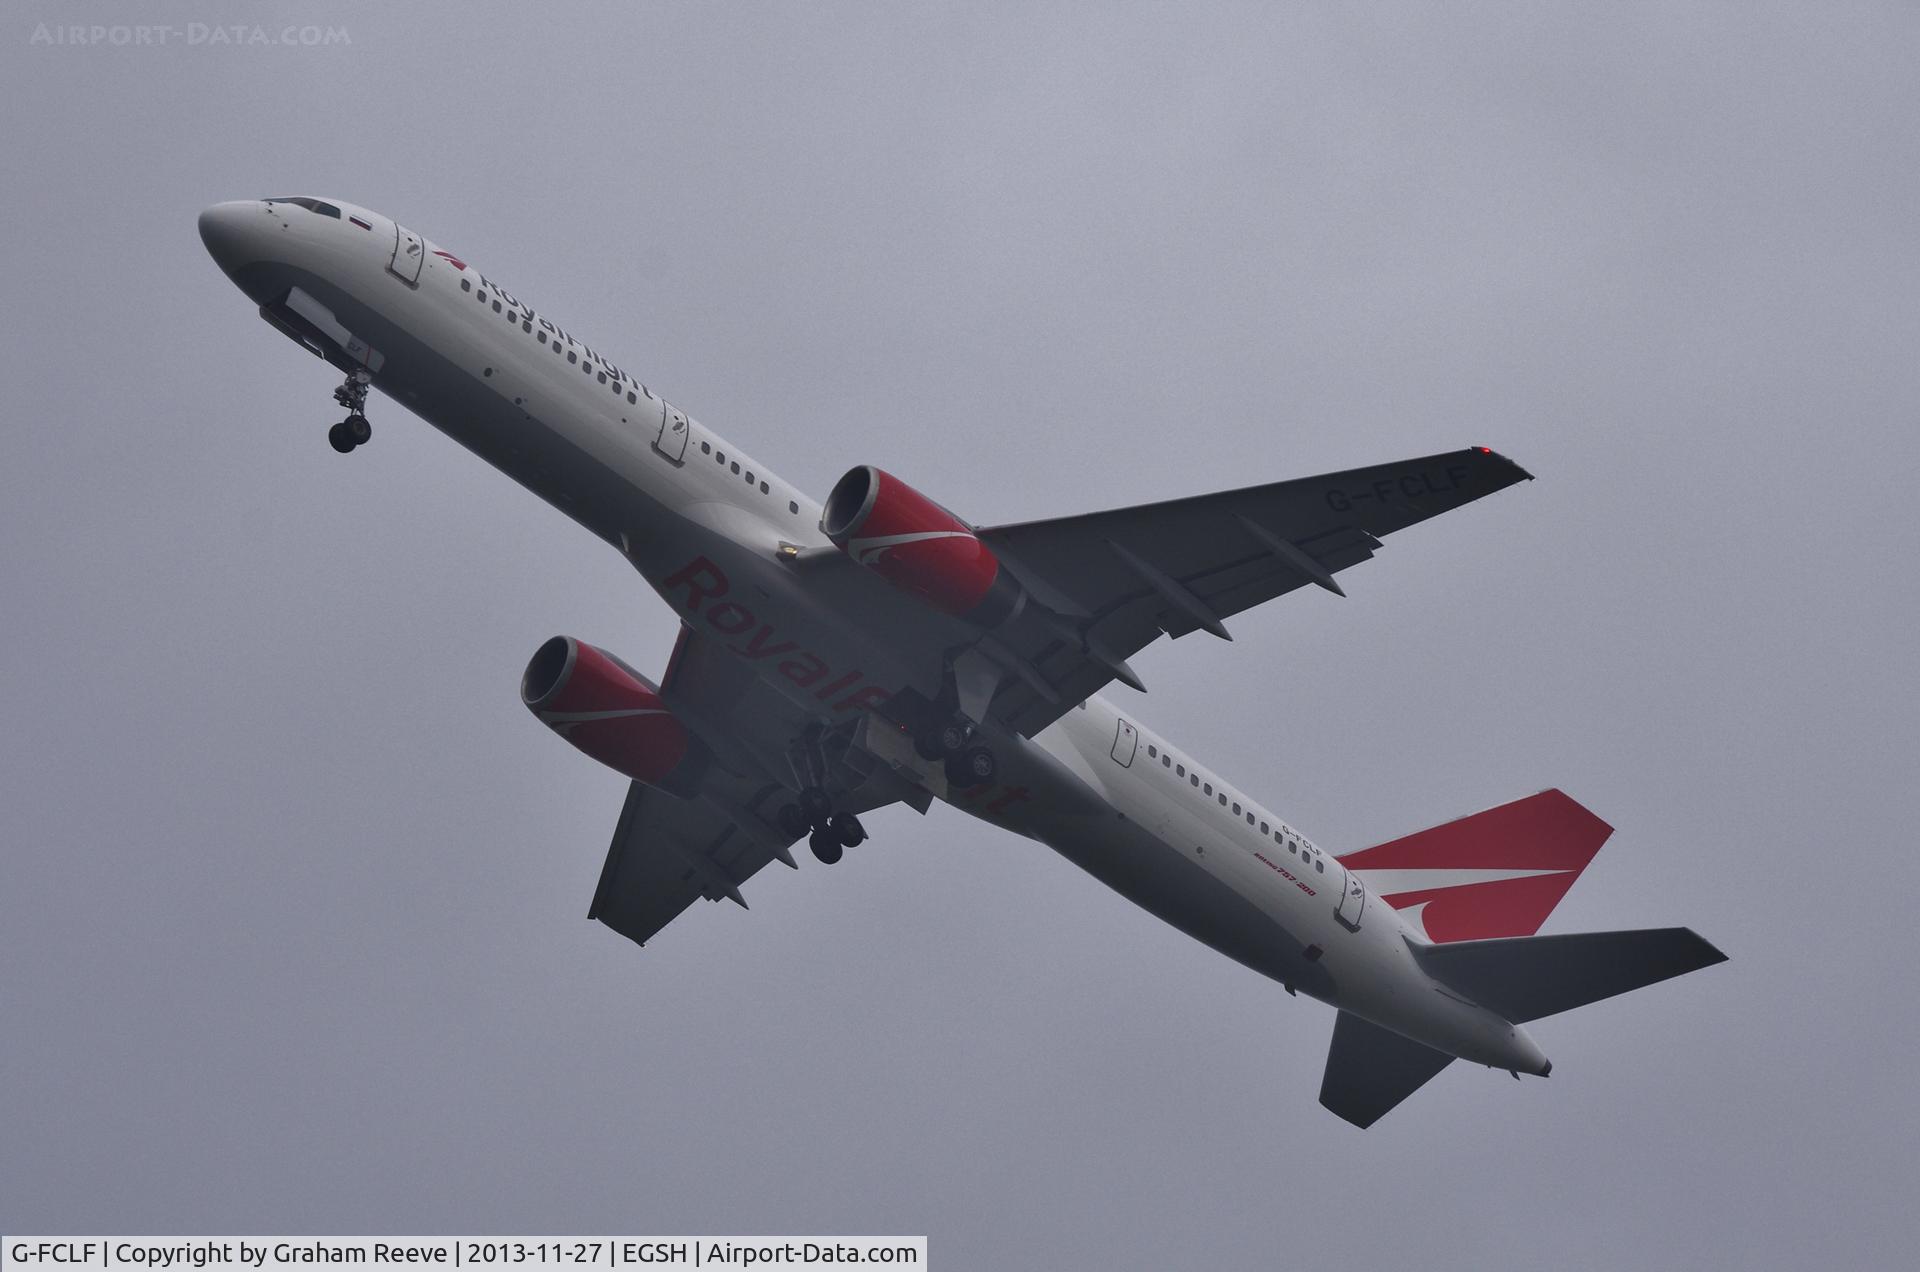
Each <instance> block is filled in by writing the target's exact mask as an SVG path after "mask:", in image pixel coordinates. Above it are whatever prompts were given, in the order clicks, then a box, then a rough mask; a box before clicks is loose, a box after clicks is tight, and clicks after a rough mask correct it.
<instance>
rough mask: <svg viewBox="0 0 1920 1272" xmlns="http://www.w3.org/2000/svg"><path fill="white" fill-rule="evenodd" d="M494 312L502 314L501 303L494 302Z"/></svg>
mask: <svg viewBox="0 0 1920 1272" xmlns="http://www.w3.org/2000/svg"><path fill="white" fill-rule="evenodd" d="M493 312H494V313H496V314H497V313H499V312H500V302H499V301H497V300H496V301H494V302H493Z"/></svg>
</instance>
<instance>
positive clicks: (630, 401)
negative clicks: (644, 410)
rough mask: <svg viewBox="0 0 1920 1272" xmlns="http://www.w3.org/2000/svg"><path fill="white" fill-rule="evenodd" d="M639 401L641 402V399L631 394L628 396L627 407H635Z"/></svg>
mask: <svg viewBox="0 0 1920 1272" xmlns="http://www.w3.org/2000/svg"><path fill="white" fill-rule="evenodd" d="M639 400H640V399H639V398H637V397H635V396H634V395H633V394H631V393H629V394H627V405H628V406H632V405H633V404H634V403H636V402H638V401H639Z"/></svg>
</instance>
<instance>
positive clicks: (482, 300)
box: [474, 292, 487, 305]
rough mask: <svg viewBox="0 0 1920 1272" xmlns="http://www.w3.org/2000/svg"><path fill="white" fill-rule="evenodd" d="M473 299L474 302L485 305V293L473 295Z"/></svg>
mask: <svg viewBox="0 0 1920 1272" xmlns="http://www.w3.org/2000/svg"><path fill="white" fill-rule="evenodd" d="M474 299H475V300H477V301H479V302H480V303H481V304H483V305H484V304H486V303H487V293H485V292H478V293H476V294H475V295H474Z"/></svg>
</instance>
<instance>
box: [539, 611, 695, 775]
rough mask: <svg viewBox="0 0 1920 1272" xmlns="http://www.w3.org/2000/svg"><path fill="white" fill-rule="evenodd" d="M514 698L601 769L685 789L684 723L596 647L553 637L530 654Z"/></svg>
mask: <svg viewBox="0 0 1920 1272" xmlns="http://www.w3.org/2000/svg"><path fill="white" fill-rule="evenodd" d="M520 701H522V702H524V703H526V704H527V709H528V710H529V711H531V712H533V714H534V715H536V716H538V717H539V718H540V722H541V723H542V724H545V725H547V726H548V727H549V728H551V729H552V730H553V731H554V732H555V733H558V734H559V735H560V736H561V737H563V738H565V739H566V740H567V741H569V742H571V743H573V744H574V745H575V746H576V747H579V748H580V749H581V750H582V751H585V752H586V753H587V754H588V755H591V756H592V757H593V758H594V759H596V760H598V761H600V762H601V763H602V764H604V765H606V766H607V767H608V768H610V769H613V770H615V771H616V772H620V773H625V774H626V775H627V776H628V777H630V778H632V779H633V780H634V781H636V782H645V783H646V784H647V785H649V786H658V787H662V788H663V789H666V790H673V789H674V788H675V787H680V786H685V785H686V784H687V781H688V779H689V778H690V777H691V776H693V775H692V773H691V772H690V770H691V769H693V768H694V766H693V765H691V764H689V763H688V762H687V760H688V757H689V756H690V755H691V753H692V752H693V750H694V742H693V739H692V738H691V737H690V736H689V735H688V733H687V730H686V728H685V726H683V725H682V724H681V723H680V721H679V720H678V719H677V718H676V717H675V716H674V714H673V712H672V711H670V710H668V708H667V704H666V703H665V702H663V701H661V699H660V693H659V690H657V689H655V688H654V686H653V685H652V683H650V682H649V681H648V680H647V678H646V677H644V676H642V675H641V674H640V673H639V672H637V671H635V670H634V669H633V668H631V667H629V666H627V665H626V664H625V663H623V662H621V661H620V660H619V659H618V658H615V657H614V656H613V655H612V654H609V653H608V652H607V651H606V650H604V649H596V648H595V647H594V646H592V645H589V644H587V643H586V642H585V641H579V640H575V639H574V638H573V637H571V636H555V637H554V638H553V639H552V640H550V641H548V642H547V643H546V644H544V645H542V646H540V648H539V649H537V650H535V651H534V655H533V657H532V658H531V659H529V660H528V662H527V672H526V674H525V675H524V676H522V677H521V678H520Z"/></svg>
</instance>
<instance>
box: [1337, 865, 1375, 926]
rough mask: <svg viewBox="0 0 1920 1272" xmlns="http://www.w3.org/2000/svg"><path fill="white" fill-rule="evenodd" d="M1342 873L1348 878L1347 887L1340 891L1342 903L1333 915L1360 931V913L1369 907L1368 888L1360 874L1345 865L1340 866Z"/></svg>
mask: <svg viewBox="0 0 1920 1272" xmlns="http://www.w3.org/2000/svg"><path fill="white" fill-rule="evenodd" d="M1340 873H1341V874H1342V875H1343V876H1345V878H1346V887H1345V888H1344V889H1343V890H1342V891H1341V893H1340V904H1339V905H1337V906H1335V907H1334V910H1333V917H1334V918H1336V919H1338V920H1340V922H1341V923H1343V924H1345V925H1346V926H1347V928H1348V929H1350V930H1351V931H1355V932H1358V931H1359V930H1360V914H1361V912H1362V911H1364V910H1365V909H1366V908H1367V888H1366V885H1365V884H1363V883H1361V882H1360V876H1359V875H1357V874H1355V873H1353V871H1351V870H1349V869H1347V868H1346V867H1345V866H1341V867H1340Z"/></svg>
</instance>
